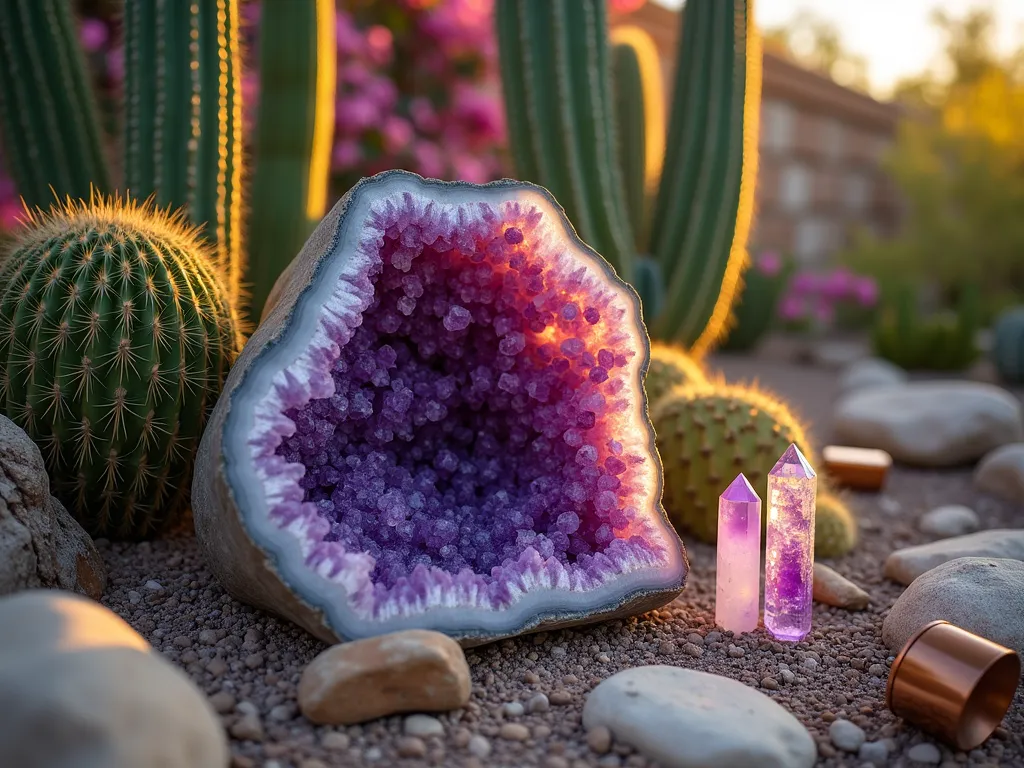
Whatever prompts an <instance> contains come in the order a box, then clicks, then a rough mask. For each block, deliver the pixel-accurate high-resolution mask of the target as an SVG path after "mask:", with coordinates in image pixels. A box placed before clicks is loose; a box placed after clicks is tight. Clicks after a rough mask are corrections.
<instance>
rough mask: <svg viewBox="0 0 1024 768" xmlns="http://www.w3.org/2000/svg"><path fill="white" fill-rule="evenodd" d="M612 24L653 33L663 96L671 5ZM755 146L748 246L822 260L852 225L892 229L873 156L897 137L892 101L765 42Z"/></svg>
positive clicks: (889, 202) (889, 196) (809, 261)
mask: <svg viewBox="0 0 1024 768" xmlns="http://www.w3.org/2000/svg"><path fill="white" fill-rule="evenodd" d="M612 24H613V25H616V24H635V25H636V26H639V27H641V28H643V29H645V30H646V31H647V32H648V33H649V34H650V35H651V37H652V38H653V39H654V42H655V45H656V46H657V48H658V51H659V53H660V54H661V60H662V70H663V74H664V80H665V84H666V89H667V96H666V97H667V98H671V79H672V74H673V68H674V65H675V52H676V45H677V41H678V38H679V19H678V12H677V11H670V10H668V9H666V8H663V7H662V6H660V5H656V4H655V3H651V2H648V3H645V4H644V5H643V6H642V7H640V8H639V9H637V10H635V11H632V12H630V13H627V14H614V15H613V18H612ZM763 72H764V75H763V84H762V98H761V137H760V145H761V153H760V169H759V176H758V184H757V209H756V210H757V214H756V219H755V222H754V229H753V232H752V234H751V239H750V244H751V248H752V249H756V250H764V249H773V250H778V251H780V252H783V253H788V254H792V255H793V256H794V257H795V258H796V259H797V260H798V261H799V262H800V263H802V264H805V265H807V266H815V265H821V264H825V263H827V262H828V261H829V259H830V256H831V255H832V254H834V253H835V252H836V251H837V250H840V249H842V248H843V247H844V246H845V245H846V244H847V243H848V242H850V240H851V239H852V237H853V236H854V233H855V232H856V231H857V230H859V229H862V230H867V231H870V232H873V233H875V234H876V235H879V236H888V235H891V234H895V231H896V230H897V228H898V227H899V223H900V206H899V200H898V197H897V195H896V193H895V189H894V188H893V185H892V183H891V181H890V180H889V178H888V177H887V176H886V174H885V173H884V172H883V171H882V169H881V161H882V158H883V156H884V155H885V153H886V151H887V150H888V148H889V147H890V146H891V145H892V143H893V142H894V141H895V138H896V128H897V123H898V119H899V114H900V110H899V107H898V106H896V105H894V104H886V103H882V102H879V101H876V100H875V99H873V98H871V97H870V96H867V95H865V94H863V93H859V92H857V91H854V90H850V89H848V88H844V87H843V86H841V85H838V84H837V83H835V82H834V81H832V80H831V79H830V78H828V77H826V76H824V75H821V74H818V73H817V72H811V71H808V70H806V69H804V68H803V67H801V66H799V65H798V64H795V63H793V62H792V61H789V60H788V59H786V58H785V57H783V56H781V55H779V54H776V53H772V52H770V51H767V52H765V54H764V69H763Z"/></svg>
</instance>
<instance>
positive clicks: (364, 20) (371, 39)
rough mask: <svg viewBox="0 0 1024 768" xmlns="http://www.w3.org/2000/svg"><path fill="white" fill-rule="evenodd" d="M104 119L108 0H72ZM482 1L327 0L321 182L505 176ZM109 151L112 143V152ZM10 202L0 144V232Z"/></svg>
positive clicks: (248, 76)
mask: <svg viewBox="0 0 1024 768" xmlns="http://www.w3.org/2000/svg"><path fill="white" fill-rule="evenodd" d="M75 5H76V13H77V17H78V21H79V39H80V41H81V43H82V47H83V50H84V51H85V55H86V60H87V62H88V64H89V67H90V70H91V74H92V76H93V82H94V85H95V86H96V92H97V97H98V102H99V105H100V110H101V116H102V121H103V125H104V127H105V128H106V129H107V132H108V135H110V136H111V137H113V136H114V135H115V134H116V133H117V115H118V112H119V109H118V104H119V99H120V96H119V94H120V85H121V82H122V81H123V79H124V52H123V48H122V43H121V39H122V37H121V29H120V21H119V15H120V10H119V8H118V4H117V3H109V2H106V0H77V2H76V3H75ZM241 13H242V33H243V39H244V41H245V49H244V50H245V51H246V58H247V61H246V65H247V66H246V72H245V74H244V75H243V82H242V88H243V104H244V105H245V121H246V135H247V136H249V137H251V136H252V135H253V130H252V129H253V120H254V118H255V116H256V114H257V111H256V108H257V106H258V103H259V77H258V72H257V71H256V66H257V59H256V52H257V51H256V49H257V43H258V34H259V3H258V2H257V1H255V0H253V1H246V2H243V3H242V5H241ZM493 13H494V2H493V0H338V18H337V56H338V79H337V83H338V84H337V91H336V105H335V109H336V118H335V134H334V149H333V157H332V166H331V172H332V192H333V194H334V195H335V196H336V197H337V196H340V195H342V194H343V193H344V192H345V191H346V190H347V189H348V188H349V187H350V186H351V185H352V184H354V183H355V182H356V181H357V180H358V179H360V178H361V177H363V176H368V175H371V174H373V173H376V172H378V171H381V170H385V169H387V168H404V169H406V170H410V171H415V172H416V173H420V174H422V175H424V176H431V177H436V178H443V179H464V180H466V181H472V182H483V181H488V180H490V179H495V178H499V177H501V176H503V175H505V171H504V167H505V166H504V145H505V123H504V111H503V107H502V103H501V89H500V78H499V74H498V68H497V41H496V40H495V37H494V30H493ZM113 154H114V155H116V154H117V153H116V152H114V153H113ZM20 210H21V204H20V201H19V198H18V196H17V190H16V189H15V187H14V183H13V182H12V181H11V179H10V178H9V177H8V176H7V175H6V173H5V171H4V158H3V148H2V147H0V232H2V231H3V230H4V229H5V228H10V227H11V226H13V225H14V222H15V217H16V215H17V213H18V211H20Z"/></svg>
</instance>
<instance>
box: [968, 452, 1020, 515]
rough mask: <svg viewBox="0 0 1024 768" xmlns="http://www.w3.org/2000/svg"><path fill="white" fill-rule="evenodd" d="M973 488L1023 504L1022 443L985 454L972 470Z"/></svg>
mask: <svg viewBox="0 0 1024 768" xmlns="http://www.w3.org/2000/svg"><path fill="white" fill-rule="evenodd" d="M974 486H975V487H976V488H977V489H978V490H979V491H985V492H986V493H991V494H992V495H993V496H999V497H1000V498H1003V499H1008V500H1010V501H1016V502H1018V503H1024V443H1010V444H1009V445H1004V446H1002V447H1000V448H996V449H995V450H994V451H992V452H991V453H989V454H987V455H986V456H985V458H983V459H982V460H981V461H980V462H979V463H978V467H977V469H975V470H974ZM1022 517H1024V516H1022Z"/></svg>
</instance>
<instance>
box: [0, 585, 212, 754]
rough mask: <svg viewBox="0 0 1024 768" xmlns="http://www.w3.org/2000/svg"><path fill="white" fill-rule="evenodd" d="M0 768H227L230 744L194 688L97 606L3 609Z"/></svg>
mask: <svg viewBox="0 0 1024 768" xmlns="http://www.w3.org/2000/svg"><path fill="white" fill-rule="evenodd" d="M0 712H2V713H3V716H2V717H0V765H2V766H12V767H13V766H17V767H18V768H83V767H84V766H89V767H90V768H91V767H92V766H97V768H98V767H99V766H102V767H103V768H142V766H160V767H161V768H225V766H227V765H228V761H229V758H230V755H229V753H228V744H227V737H226V736H225V734H224V731H223V729H222V727H221V724H220V720H219V719H218V718H217V714H216V713H215V712H214V709H213V707H212V706H211V704H210V703H209V701H207V699H206V697H205V696H204V695H203V694H202V692H201V691H200V690H199V689H198V688H197V687H196V686H195V684H194V683H193V682H192V681H191V680H190V679H189V678H188V677H187V676H186V675H185V674H184V673H183V672H182V671H181V670H179V669H178V668H177V667H175V666H173V665H172V664H171V663H170V662H169V661H167V660H166V659H165V658H164V657H163V656H161V655H160V654H159V653H158V652H156V651H154V650H153V649H152V648H151V647H150V645H149V643H147V642H146V641H145V640H144V639H143V638H142V636H141V635H139V634H138V633H137V632H136V631H135V630H134V629H132V628H131V627H130V626H128V624H126V623H125V622H124V621H123V620H122V619H121V618H120V617H119V616H117V615H116V614H114V613H113V612H112V611H110V610H108V609H107V608H104V607H103V606H102V605H100V604H99V603H96V602H93V601H92V600H89V599H87V598H84V597H81V596H79V595H76V594H74V593H71V592H64V591H58V590H27V591H24V592H19V593H18V594H15V595H10V596H8V597H5V598H2V599H0Z"/></svg>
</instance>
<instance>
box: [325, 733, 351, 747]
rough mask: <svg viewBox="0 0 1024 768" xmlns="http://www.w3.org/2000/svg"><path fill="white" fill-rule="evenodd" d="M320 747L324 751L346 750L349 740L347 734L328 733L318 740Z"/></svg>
mask: <svg viewBox="0 0 1024 768" xmlns="http://www.w3.org/2000/svg"><path fill="white" fill-rule="evenodd" d="M320 745H321V746H322V747H323V748H324V749H332V750H339V751H340V750H343V749H348V745H349V738H348V735H347V734H344V733H339V732H338V731H328V732H327V733H325V734H324V735H323V738H321V739H320Z"/></svg>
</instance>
